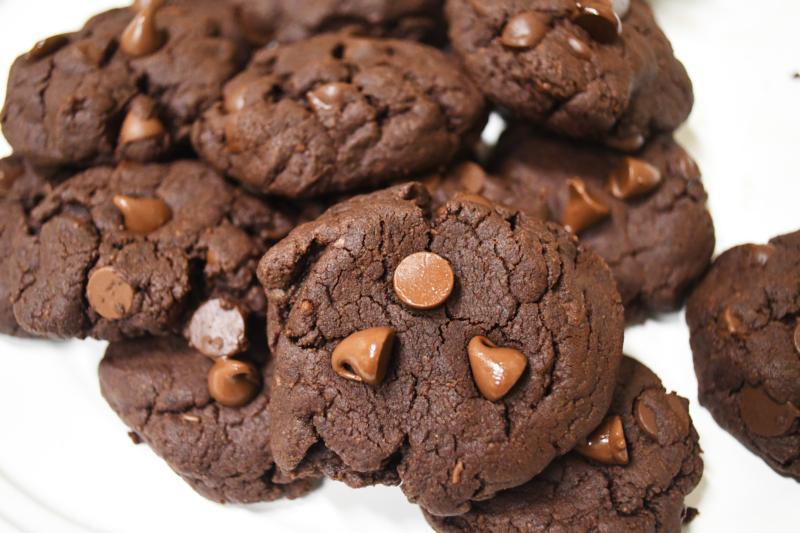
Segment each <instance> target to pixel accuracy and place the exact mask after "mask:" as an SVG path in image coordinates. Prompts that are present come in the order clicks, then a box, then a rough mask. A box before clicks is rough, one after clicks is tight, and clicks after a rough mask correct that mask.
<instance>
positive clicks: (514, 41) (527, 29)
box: [500, 12, 550, 48]
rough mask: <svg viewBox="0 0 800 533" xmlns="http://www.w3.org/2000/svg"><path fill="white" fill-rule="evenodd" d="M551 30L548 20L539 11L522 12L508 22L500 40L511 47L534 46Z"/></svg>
mask: <svg viewBox="0 0 800 533" xmlns="http://www.w3.org/2000/svg"><path fill="white" fill-rule="evenodd" d="M548 31H550V27H549V25H548V21H547V20H545V19H544V17H542V16H541V15H539V14H537V13H530V12H528V13H520V14H519V15H516V16H514V17H511V19H510V20H509V21H508V23H506V26H505V28H504V29H503V33H502V35H501V36H500V42H502V43H503V44H504V45H505V46H508V47H509V48H533V47H534V46H536V45H537V44H539V43H540V42H542V39H544V37H545V35H547V32H548Z"/></svg>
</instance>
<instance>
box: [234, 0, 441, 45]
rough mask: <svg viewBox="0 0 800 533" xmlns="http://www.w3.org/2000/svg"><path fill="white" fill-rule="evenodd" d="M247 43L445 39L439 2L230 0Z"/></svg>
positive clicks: (417, 0) (407, 0) (402, 0)
mask: <svg viewBox="0 0 800 533" xmlns="http://www.w3.org/2000/svg"><path fill="white" fill-rule="evenodd" d="M231 1H232V2H233V3H234V4H235V5H236V6H237V8H238V9H239V12H238V13H239V19H240V20H241V22H242V27H243V29H244V30H245V32H246V34H247V37H248V39H250V40H251V41H252V42H254V43H256V44H259V45H266V44H269V43H271V42H278V43H290V42H296V41H302V40H304V39H308V38H309V37H312V36H314V35H318V34H320V33H329V32H334V31H340V30H343V31H347V32H351V33H354V34H360V35H371V36H374V37H392V38H396V39H410V40H416V41H426V42H436V43H438V42H440V41H443V40H445V39H446V35H445V34H446V32H447V29H446V28H445V26H444V21H443V20H442V18H443V17H442V3H443V2H442V0H355V1H352V0H351V1H348V2H341V1H339V0H292V1H289V0H231Z"/></svg>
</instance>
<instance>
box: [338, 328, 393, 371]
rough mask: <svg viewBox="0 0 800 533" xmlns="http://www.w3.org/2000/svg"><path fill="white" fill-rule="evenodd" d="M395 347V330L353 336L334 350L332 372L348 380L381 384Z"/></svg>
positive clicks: (377, 330)
mask: <svg viewBox="0 0 800 533" xmlns="http://www.w3.org/2000/svg"><path fill="white" fill-rule="evenodd" d="M393 345H394V330H393V329H392V328H388V327H377V328H369V329H365V330H362V331H358V332H356V333H353V334H352V335H350V336H349V337H347V338H346V339H344V340H343V341H341V342H340V343H339V344H338V345H337V346H336V348H335V349H334V350H333V354H332V355H331V365H332V366H333V370H334V371H335V372H336V373H337V374H339V375H340V376H342V377H343V378H345V379H350V380H353V381H360V382H361V381H363V382H364V383H366V384H368V385H379V384H380V383H381V382H382V381H383V378H384V377H386V371H387V369H388V368H389V361H390V360H391V357H392V348H393Z"/></svg>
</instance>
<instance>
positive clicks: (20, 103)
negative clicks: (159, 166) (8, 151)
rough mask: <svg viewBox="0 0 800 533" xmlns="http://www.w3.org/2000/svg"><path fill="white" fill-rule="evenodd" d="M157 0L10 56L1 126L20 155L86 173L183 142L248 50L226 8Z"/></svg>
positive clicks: (208, 1) (202, 0) (211, 0)
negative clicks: (84, 169) (12, 60)
mask: <svg viewBox="0 0 800 533" xmlns="http://www.w3.org/2000/svg"><path fill="white" fill-rule="evenodd" d="M163 3H164V2H163V1H158V2H151V3H150V5H151V6H152V7H150V8H144V9H142V10H137V9H136V8H134V7H131V8H128V9H115V10H111V11H107V12H105V13H102V14H100V15H97V16H96V17H94V18H92V19H91V20H89V21H88V22H87V24H86V25H85V26H84V28H83V29H81V30H80V31H78V32H76V33H71V34H65V35H58V36H54V37H50V38H48V39H45V40H43V41H41V42H39V43H37V44H36V46H34V47H33V49H32V50H31V51H30V52H28V53H27V54H25V55H23V56H21V57H19V58H18V59H17V60H16V62H15V63H14V65H13V66H12V68H11V72H10V74H9V83H8V91H7V96H6V103H5V107H4V109H3V112H2V116H1V117H0V120H1V121H2V127H3V133H4V134H5V136H6V138H7V139H8V142H9V144H11V146H12V147H14V149H15V151H16V152H17V153H19V154H20V155H23V156H25V157H26V158H28V159H30V160H31V161H32V162H34V163H36V164H39V165H45V166H80V167H86V166H91V165H94V164H105V163H109V162H112V161H115V160H121V159H134V160H138V161H152V160H155V159H158V158H161V157H163V156H164V155H166V154H167V153H169V152H171V151H172V150H173V148H180V147H181V146H187V145H188V140H189V133H190V128H191V124H192V123H193V122H194V120H195V119H196V118H197V117H198V116H199V115H200V113H201V112H202V111H203V110H205V109H206V108H207V107H208V106H210V105H211V104H212V103H213V102H214V101H215V100H216V99H217V98H218V97H219V95H220V93H221V90H222V86H223V84H224V83H225V82H226V81H227V80H228V79H229V78H231V77H232V76H233V75H234V74H236V73H237V72H239V70H240V69H241V68H242V67H243V66H244V64H245V62H246V60H247V56H248V53H249V50H248V48H247V46H246V43H245V41H244V38H243V36H242V33H241V30H240V27H239V24H238V23H237V22H236V19H235V12H234V10H233V8H232V6H231V5H229V4H228V3H227V2H218V1H215V0H195V1H188V0H177V1H174V2H169V3H168V4H166V5H164V6H162V7H158V6H159V5H160V4H163ZM136 28H139V30H140V31H139V32H138V33H137V32H135V31H132V30H133V29H136ZM32 95H35V96H36V97H31V96H32Z"/></svg>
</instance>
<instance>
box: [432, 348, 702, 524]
mask: <svg viewBox="0 0 800 533" xmlns="http://www.w3.org/2000/svg"><path fill="white" fill-rule="evenodd" d="M702 473H703V462H702V460H701V458H700V446H699V443H698V437H697V432H696V431H695V429H694V427H693V426H692V421H691V419H690V418H689V411H688V402H687V401H686V400H685V399H683V398H681V397H680V396H677V395H675V394H674V393H672V394H667V392H666V391H665V390H664V387H662V385H661V381H660V380H659V379H658V377H657V376H656V375H655V374H653V373H652V372H651V371H650V370H649V369H648V368H646V367H645V366H643V365H641V364H640V363H637V362H636V361H634V360H633V359H630V358H627V357H626V358H624V359H623V361H622V367H621V371H620V376H619V378H618V380H617V390H616V392H615V393H614V401H613V403H612V405H611V410H610V411H609V414H608V416H607V417H606V420H605V421H604V422H603V424H602V425H601V426H600V427H599V428H598V429H597V430H596V431H595V433H594V434H592V436H591V437H590V438H589V439H588V442H586V443H583V444H582V445H581V446H579V448H578V451H575V452H572V453H571V454H569V455H567V456H566V457H563V458H561V459H558V460H556V462H555V463H553V464H552V465H550V466H549V467H548V468H547V470H545V471H544V472H543V473H542V474H541V475H539V476H538V477H536V478H535V479H534V480H533V481H531V482H530V483H528V484H526V485H523V486H522V487H518V488H515V489H512V490H509V491H506V492H503V493H501V494H499V495H498V496H497V497H496V498H494V499H492V500H489V501H486V502H479V503H476V504H475V506H474V508H473V510H472V511H470V512H469V513H467V514H465V515H462V516H456V517H449V518H441V517H436V516H432V515H430V514H428V513H426V514H425V517H426V518H427V519H428V522H429V523H430V524H431V526H433V528H434V529H435V530H436V531H437V532H439V533H466V532H471V531H480V532H481V533H500V532H503V533H505V532H511V531H525V532H534V531H535V532H553V533H555V532H562V531H625V532H628V533H646V532H659V533H679V532H680V531H681V525H682V523H683V522H684V521H685V520H688V519H690V518H691V517H692V515H693V514H694V513H696V511H694V510H693V509H687V508H685V507H684V503H683V500H684V498H685V497H686V495H688V494H689V493H690V492H691V491H692V490H693V489H694V488H695V487H696V486H697V484H698V483H699V481H700V478H701V476H702Z"/></svg>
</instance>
